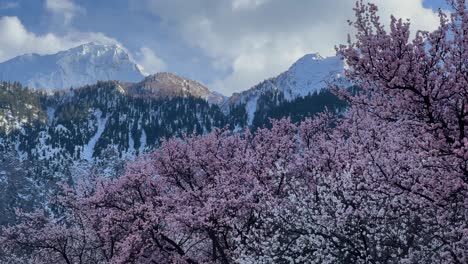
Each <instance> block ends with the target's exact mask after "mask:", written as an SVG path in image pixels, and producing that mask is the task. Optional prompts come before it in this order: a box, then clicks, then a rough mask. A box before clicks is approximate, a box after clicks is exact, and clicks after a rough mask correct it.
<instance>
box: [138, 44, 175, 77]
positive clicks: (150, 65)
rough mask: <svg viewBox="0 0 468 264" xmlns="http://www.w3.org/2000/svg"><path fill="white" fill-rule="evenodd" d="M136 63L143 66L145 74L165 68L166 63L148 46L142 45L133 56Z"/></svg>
mask: <svg viewBox="0 0 468 264" xmlns="http://www.w3.org/2000/svg"><path fill="white" fill-rule="evenodd" d="M135 59H136V61H137V62H138V64H140V65H141V66H143V69H144V70H145V72H146V74H154V73H157V72H161V71H164V70H166V69H167V65H166V63H165V62H164V61H163V60H162V59H161V58H159V57H158V56H157V55H156V53H154V51H153V50H152V49H150V48H148V47H142V48H141V49H140V50H139V51H138V52H137V53H136V56H135Z"/></svg>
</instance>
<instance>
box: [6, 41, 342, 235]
mask: <svg viewBox="0 0 468 264" xmlns="http://www.w3.org/2000/svg"><path fill="white" fill-rule="evenodd" d="M97 65H101V66H100V67H102V69H101V68H100V67H97ZM22 67H24V68H22ZM343 68H344V67H343V64H342V62H341V61H340V60H339V59H338V58H336V57H331V58H321V57H320V56H318V55H306V56H304V57H303V58H302V59H300V60H299V61H297V62H296V63H295V64H294V65H292V66H291V67H290V69H289V70H288V71H286V72H284V73H282V74H280V75H279V76H277V77H275V78H272V79H269V80H266V81H264V82H262V83H260V84H258V85H256V86H254V87H253V88H251V89H249V90H247V91H245V92H242V93H240V94H235V95H233V96H232V97H231V98H229V99H228V98H226V97H225V96H223V95H221V94H218V93H216V92H211V91H210V90H209V89H208V88H207V87H205V86H203V85H202V84H200V83H198V82H196V81H192V80H188V79H185V78H182V77H179V76H177V75H174V74H171V73H157V74H154V75H150V76H147V77H146V78H144V79H143V76H142V74H141V71H140V70H139V68H138V66H137V65H136V64H135V63H133V62H131V60H130V59H129V57H128V55H127V54H126V53H125V52H124V51H123V50H121V49H120V48H119V47H117V46H99V45H95V44H87V45H83V46H80V47H77V48H74V49H71V50H68V51H64V52H60V53H58V54H55V55H47V56H39V55H25V56H21V57H18V58H16V59H13V60H11V61H9V62H5V63H3V64H0V78H4V79H5V80H11V81H20V82H22V83H25V84H26V85H32V86H33V87H36V88H49V89H50V88H58V89H59V90H58V91H54V92H44V91H42V90H36V89H28V88H26V87H23V86H22V85H21V84H20V83H8V82H0V157H2V158H1V159H0V194H4V196H3V197H0V198H1V199H4V200H5V199H7V200H8V202H7V203H6V204H5V203H4V204H2V203H0V226H2V225H3V224H7V223H9V222H10V221H13V220H12V219H14V212H13V211H11V210H10V211H8V210H9V209H8V208H7V207H6V205H8V204H17V205H21V207H22V208H28V207H27V206H30V205H32V204H35V203H42V202H43V201H44V199H43V198H41V197H42V196H44V197H45V196H46V195H45V194H47V192H48V191H50V192H51V193H52V192H53V191H54V186H56V184H57V183H58V182H60V181H62V180H65V179H66V180H67V181H68V180H71V181H72V182H73V181H75V180H79V179H80V178H79V177H87V176H88V175H90V174H103V175H107V176H109V177H114V176H117V175H120V174H121V173H122V171H123V170H124V162H125V161H126V160H128V159H133V158H135V157H137V156H138V155H140V154H141V153H144V152H146V151H149V150H151V149H154V148H155V147H157V146H158V145H159V143H160V141H161V139H164V138H168V137H173V136H181V135H184V134H191V133H196V134H205V133H208V132H210V131H212V130H213V129H214V128H216V127H218V128H219V127H229V128H230V129H232V130H234V131H236V130H241V129H243V128H244V127H246V126H250V127H251V128H252V129H256V128H258V127H264V126H268V125H270V124H271V123H270V118H274V119H278V118H283V117H286V116H287V117H289V118H291V120H293V121H294V122H298V121H301V120H303V119H304V118H305V117H308V116H311V115H314V114H316V113H318V112H321V111H323V110H324V109H325V108H327V109H331V110H332V111H333V110H335V111H336V112H340V111H341V110H342V109H343V108H345V107H346V104H345V103H344V102H342V101H340V100H339V99H338V98H337V97H336V96H335V95H333V94H332V93H331V92H330V91H327V90H326V89H325V90H321V89H322V88H324V87H326V84H325V82H326V81H327V80H335V81H336V80H340V79H341V76H342V74H343ZM38 76H39V77H38ZM44 76H48V79H47V78H45V77H44ZM103 76H104V77H103ZM7 77H8V78H7ZM72 77H73V78H72ZM96 79H102V80H107V79H116V80H121V81H98V82H96ZM122 80H123V81H122ZM66 82H68V83H69V84H67V85H69V86H75V88H74V89H60V88H64V87H67V86H64V83H66ZM71 82H74V83H73V84H70V83H71ZM89 83H93V84H91V85H86V86H83V87H79V88H76V86H78V85H81V84H89ZM317 91H321V92H320V93H317ZM220 106H222V107H224V109H221V107H220ZM12 181H15V182H17V183H18V184H13V185H14V186H12V184H10V182H12ZM13 187H14V188H13ZM6 196H8V197H7V198H4V197H6Z"/></svg>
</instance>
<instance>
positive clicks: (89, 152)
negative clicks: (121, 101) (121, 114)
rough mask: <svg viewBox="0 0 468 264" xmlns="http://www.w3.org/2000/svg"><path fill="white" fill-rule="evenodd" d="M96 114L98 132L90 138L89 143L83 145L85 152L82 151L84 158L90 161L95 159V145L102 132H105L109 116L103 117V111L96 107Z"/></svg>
mask: <svg viewBox="0 0 468 264" xmlns="http://www.w3.org/2000/svg"><path fill="white" fill-rule="evenodd" d="M94 116H95V117H96V120H97V125H98V128H97V131H96V134H94V136H93V137H92V138H91V139H90V140H89V142H88V144H86V145H85V146H83V152H82V154H81V155H82V158H83V159H85V160H88V161H91V160H92V159H93V153H94V147H95V146H96V143H97V141H98V140H99V138H100V137H101V135H102V133H103V132H104V129H105V128H106V123H107V119H108V117H107V116H106V117H104V118H103V117H102V112H101V110H99V109H96V110H95V111H94Z"/></svg>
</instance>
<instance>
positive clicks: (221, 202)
mask: <svg viewBox="0 0 468 264" xmlns="http://www.w3.org/2000/svg"><path fill="white" fill-rule="evenodd" d="M450 4H451V5H452V7H453V13H451V14H450V17H448V16H447V15H446V14H444V13H442V12H440V14H439V15H440V27H439V28H438V29H437V30H436V31H434V32H417V33H416V34H415V37H414V38H413V39H410V38H411V34H410V23H409V22H404V21H402V20H397V19H395V18H393V17H392V19H391V23H390V26H389V27H388V29H387V28H386V27H384V26H383V25H382V24H381V22H380V19H379V17H378V10H377V7H376V6H375V5H373V4H364V3H363V2H358V3H357V4H356V7H355V12H356V20H355V21H353V22H350V24H351V25H353V26H354V27H355V28H356V31H357V34H356V40H355V41H351V40H350V42H349V43H348V45H343V46H340V47H338V48H337V52H338V54H339V55H340V56H342V57H343V59H345V60H346V62H347V64H348V66H349V70H347V75H348V77H349V78H350V79H351V81H352V82H354V83H355V84H356V85H358V86H359V87H360V89H359V92H358V93H357V94H347V93H346V92H344V91H343V90H339V89H337V90H336V92H337V93H338V94H340V95H341V96H343V97H344V98H345V99H347V100H348V101H349V102H350V105H351V106H350V108H349V109H348V111H347V112H346V113H345V114H344V115H343V116H337V115H336V114H333V113H323V114H320V115H318V116H316V117H314V118H309V119H307V120H305V121H303V122H301V123H300V124H293V123H291V122H290V120H288V119H283V120H278V121H273V122H272V128H271V129H260V130H258V131H257V132H255V133H251V132H250V131H248V130H247V131H245V133H243V134H234V133H232V132H230V131H228V130H215V131H214V132H212V133H210V134H208V135H206V136H189V137H185V138H182V139H170V140H168V141H166V142H163V143H162V145H161V147H160V149H158V150H156V151H154V152H153V153H150V154H149V155H146V156H143V157H141V158H140V159H138V160H137V161H135V162H133V163H131V164H129V165H128V166H127V168H126V172H125V174H124V175H123V176H121V177H120V178H118V179H115V180H113V179H102V178H99V177H98V178H97V179H95V180H93V181H92V183H91V184H81V185H79V186H78V187H76V188H75V189H65V192H64V195H63V196H61V197H60V198H59V199H57V203H58V207H60V208H62V210H63V211H62V212H63V213H62V214H61V215H46V214H40V213H33V214H25V215H23V216H24V219H25V221H24V222H23V223H21V224H19V225H17V226H12V227H9V228H7V229H5V230H3V233H2V236H3V238H2V241H0V242H2V244H1V247H2V248H1V249H0V250H3V252H7V253H8V254H9V255H11V256H12V258H16V260H17V261H18V262H20V261H23V260H24V261H29V262H41V261H42V262H65V263H192V264H193V263H443V262H447V263H466V262H468V253H467V252H468V246H467V245H468V226H467V223H468V171H467V169H468V168H467V166H468V139H467V127H468V102H467V100H468V94H467V90H468V77H467V76H468V72H467V65H468V64H467V62H468V60H467V59H468V52H467V49H468V38H467V36H466V34H468V33H467V32H468V14H467V10H466V3H465V1H464V0H456V1H455V0H453V1H450ZM18 259H20V260H18Z"/></svg>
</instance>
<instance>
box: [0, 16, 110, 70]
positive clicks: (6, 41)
mask: <svg viewBox="0 0 468 264" xmlns="http://www.w3.org/2000/svg"><path fill="white" fill-rule="evenodd" d="M92 41H93V42H96V43H102V44H113V43H115V44H119V43H118V41H117V40H115V39H112V38H109V37H107V36H106V35H104V34H102V33H95V32H76V31H74V32H68V33H67V34H65V35H56V34H53V33H46V34H43V35H36V34H34V33H32V32H29V31H28V30H27V29H26V28H25V27H24V25H23V24H22V23H21V21H20V20H19V19H18V17H14V16H11V17H8V16H6V17H0V62H3V61H5V60H8V59H11V58H13V57H15V56H18V55H22V54H25V53H39V54H52V53H56V52H58V51H61V50H65V49H69V48H72V47H75V46H78V45H80V44H83V43H88V42H92Z"/></svg>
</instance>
